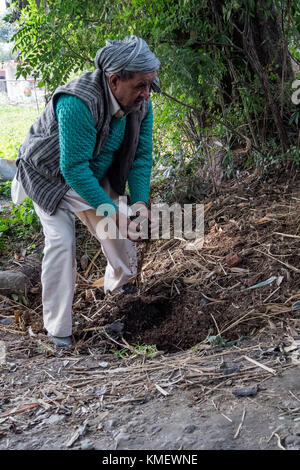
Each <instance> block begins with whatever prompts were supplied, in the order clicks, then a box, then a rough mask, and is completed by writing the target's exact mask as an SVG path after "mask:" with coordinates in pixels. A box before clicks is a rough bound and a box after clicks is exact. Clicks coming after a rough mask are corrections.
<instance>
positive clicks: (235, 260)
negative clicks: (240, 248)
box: [225, 254, 242, 268]
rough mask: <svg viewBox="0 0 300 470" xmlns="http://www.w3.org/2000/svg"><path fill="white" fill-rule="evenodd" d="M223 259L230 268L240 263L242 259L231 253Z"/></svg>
mask: <svg viewBox="0 0 300 470" xmlns="http://www.w3.org/2000/svg"><path fill="white" fill-rule="evenodd" d="M225 261H226V263H227V266H229V267H230V268H234V267H235V266H237V265H238V264H240V263H241V261H242V259H241V258H240V257H239V256H238V255H237V254H233V255H227V256H226V258H225Z"/></svg>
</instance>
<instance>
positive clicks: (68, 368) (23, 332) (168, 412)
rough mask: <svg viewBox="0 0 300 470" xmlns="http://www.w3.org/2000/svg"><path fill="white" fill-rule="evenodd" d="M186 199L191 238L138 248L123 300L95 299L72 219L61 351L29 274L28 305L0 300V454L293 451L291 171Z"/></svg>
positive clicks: (298, 274)
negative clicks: (190, 202) (72, 277)
mask: <svg viewBox="0 0 300 470" xmlns="http://www.w3.org/2000/svg"><path fill="white" fill-rule="evenodd" d="M287 179H288V181H287ZM199 202H203V203H204V204H205V239H204V245H203V247H201V248H199V249H197V250H193V251H189V250H188V249H187V245H186V243H185V242H183V241H181V240H169V241H165V240H163V241H158V242H155V243H154V242H153V243H151V244H149V245H148V246H145V245H143V246H141V247H140V252H139V257H140V258H141V257H142V258H143V265H142V271H141V273H140V279H139V280H138V283H137V286H138V288H139V291H138V294H136V295H128V296H125V297H124V296H122V295H116V296H111V297H108V298H107V297H104V293H103V290H102V288H101V278H102V276H103V273H104V268H105V260H104V258H103V256H102V254H101V252H100V251H98V250H99V246H98V245H97V244H95V241H93V240H92V239H91V237H90V236H89V235H88V234H87V233H86V231H84V230H83V228H82V227H81V226H80V224H79V225H78V227H77V230H78V247H77V261H78V280H77V288H76V294H75V298H74V311H73V317H74V340H75V342H74V345H73V346H72V347H70V348H67V349H55V348H54V347H53V346H52V345H51V342H50V341H49V339H47V337H46V336H45V333H44V330H43V325H42V307H41V299H40V284H39V283H38V282H36V283H35V284H34V285H33V286H32V289H31V290H30V292H28V297H27V298H28V302H27V305H23V304H22V303H21V302H20V301H18V300H15V299H12V298H10V297H5V296H1V312H0V317H1V318H0V363H1V367H0V387H1V399H0V449H2V450H3V449H10V450H22V449H32V450H38V449H85V450H88V449H105V450H113V449H117V450H125V449H134V450H138V449H153V450H154V449H155V450H196V449H197V450H203V449H213V450H219V449H235V450H236V449H249V450H250V449H251V450H253V449H300V392H299V390H300V370H299V365H300V305H299V300H300V287H299V285H300V188H299V178H296V175H295V176H293V177H289V178H287V177H286V175H281V178H280V177H278V179H274V178H273V179H272V180H270V181H268V180H264V181H262V182H260V181H259V178H254V179H253V177H247V175H246V176H245V177H244V178H243V179H242V180H241V181H237V182H235V183H234V184H233V183H230V184H228V185H227V186H226V185H224V188H222V191H221V192H220V194H219V195H217V196H212V195H210V196H208V197H207V198H206V199H205V200H203V201H199ZM35 242H36V245H37V251H39V250H40V251H41V250H42V243H43V241H42V237H40V239H37V240H35ZM14 250H15V253H14V255H13V254H12V253H10V252H7V253H4V254H3V255H2V258H1V262H2V268H4V269H8V268H12V267H15V261H17V264H18V265H20V264H22V263H23V262H24V261H25V260H26V253H24V246H22V241H21V240H19V241H18V240H16V243H15V246H14ZM16 253H17V258H16ZM95 282H96V283H97V282H98V284H97V285H98V287H95ZM145 345H148V346H149V348H148V349H146V348H145ZM153 345H155V346H153ZM150 346H151V348H150ZM1 351H2V352H1Z"/></svg>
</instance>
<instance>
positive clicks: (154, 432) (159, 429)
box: [150, 424, 161, 434]
mask: <svg viewBox="0 0 300 470" xmlns="http://www.w3.org/2000/svg"><path fill="white" fill-rule="evenodd" d="M150 431H151V432H152V433H153V434H156V433H157V432H159V431H161V426H158V425H157V424H153V425H152V426H151V427H150Z"/></svg>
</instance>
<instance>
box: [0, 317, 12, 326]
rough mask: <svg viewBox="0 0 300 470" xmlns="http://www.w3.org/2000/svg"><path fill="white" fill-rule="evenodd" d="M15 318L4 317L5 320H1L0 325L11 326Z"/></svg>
mask: <svg viewBox="0 0 300 470" xmlns="http://www.w3.org/2000/svg"><path fill="white" fill-rule="evenodd" d="M14 321H15V318H14V317H6V318H1V320H0V323H1V325H11V324H12V323H14Z"/></svg>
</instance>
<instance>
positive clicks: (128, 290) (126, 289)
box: [120, 282, 138, 295]
mask: <svg viewBox="0 0 300 470" xmlns="http://www.w3.org/2000/svg"><path fill="white" fill-rule="evenodd" d="M137 291H138V290H137V287H136V286H134V285H133V284H130V283H129V282H128V283H127V284H124V285H123V286H122V287H121V288H120V292H121V293H122V294H125V295H127V294H136V293H137Z"/></svg>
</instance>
